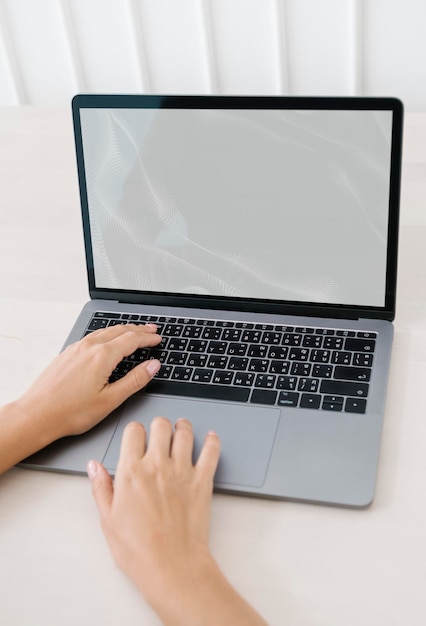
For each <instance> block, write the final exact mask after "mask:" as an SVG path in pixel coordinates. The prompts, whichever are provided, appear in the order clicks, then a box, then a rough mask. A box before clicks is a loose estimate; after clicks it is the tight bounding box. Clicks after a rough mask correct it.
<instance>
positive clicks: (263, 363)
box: [248, 359, 269, 372]
mask: <svg viewBox="0 0 426 626" xmlns="http://www.w3.org/2000/svg"><path fill="white" fill-rule="evenodd" d="M268 368H269V361H268V359H250V363H249V367H248V369H249V371H250V372H267V371H268Z"/></svg>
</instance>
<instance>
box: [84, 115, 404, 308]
mask: <svg viewBox="0 0 426 626" xmlns="http://www.w3.org/2000/svg"><path fill="white" fill-rule="evenodd" d="M81 125H82V138H83V151H84V160H85V168H86V181H87V196H88V206H89V218H90V225H91V232H92V239H93V242H92V244H93V261H94V271H95V282H96V286H97V287H98V288H111V289H130V290H141V291H155V292H173V293H181V294H205V295H214V296H227V297H232V298H260V299H272V300H287V301H299V302H300V301H303V302H315V303H330V304H346V305H360V306H383V305H384V298H385V275H386V253H387V227H388V205H389V177H390V150H391V126H392V113H391V112H390V111H357V110H354V111H331V110H327V111H323V110H319V111H315V110H312V111H311V110H308V111H307V110H205V109H198V110H187V109H168V108H165V109H83V110H82V111H81Z"/></svg>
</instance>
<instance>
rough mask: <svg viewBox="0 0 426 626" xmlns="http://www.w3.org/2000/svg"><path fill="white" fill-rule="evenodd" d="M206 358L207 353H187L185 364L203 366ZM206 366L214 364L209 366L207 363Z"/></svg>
mask: <svg viewBox="0 0 426 626" xmlns="http://www.w3.org/2000/svg"><path fill="white" fill-rule="evenodd" d="M208 358H209V357H208V356H207V354H198V353H191V354H189V355H188V360H187V362H186V364H187V365H189V366H191V367H204V366H205V365H206V364H207V359H208ZM208 366H209V367H214V366H210V364H209V363H208Z"/></svg>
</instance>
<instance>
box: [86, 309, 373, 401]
mask: <svg viewBox="0 0 426 626" xmlns="http://www.w3.org/2000/svg"><path fill="white" fill-rule="evenodd" d="M128 323H132V324H146V323H155V324H157V326H158V332H159V334H161V335H162V341H161V343H160V344H159V345H158V346H156V347H155V348H143V349H139V350H136V352H134V353H133V354H131V355H129V356H128V357H126V358H125V359H123V361H121V363H119V364H118V366H117V367H116V368H115V370H114V371H113V372H112V375H111V378H110V380H111V381H114V380H117V379H119V378H120V377H122V376H124V375H125V374H126V373H127V372H129V371H130V370H131V369H132V367H134V366H135V365H137V364H138V363H141V362H142V361H144V360H147V359H154V358H155V359H159V360H160V361H161V363H162V366H161V369H160V371H159V372H158V374H157V375H156V376H155V378H154V380H153V381H152V382H151V383H150V385H149V387H148V391H150V392H152V393H162V394H166V395H170V394H171V395H185V396H190V397H198V398H210V399H216V400H226V401H228V400H230V401H236V402H249V403H253V404H265V405H275V406H282V407H284V406H287V407H301V408H306V409H323V410H328V411H341V412H349V413H365V410H366V403H367V397H368V391H369V381H370V377H371V368H372V364H373V357H374V349H375V345H376V338H377V334H376V333H374V332H360V331H353V330H345V329H330V328H318V327H307V326H304V327H298V326H285V325H279V324H256V323H250V322H235V321H218V320H211V319H194V318H178V317H164V316H156V315H134V314H128V313H127V314H126V313H122V314H121V313H112V312H106V311H98V312H96V313H95V314H94V315H93V317H92V319H91V321H90V323H89V325H88V327H87V329H86V333H85V334H86V335H87V334H89V333H90V332H93V331H94V330H97V329H99V328H106V327H107V326H113V325H116V324H128Z"/></svg>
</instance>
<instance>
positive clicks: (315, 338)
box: [302, 335, 323, 348]
mask: <svg viewBox="0 0 426 626" xmlns="http://www.w3.org/2000/svg"><path fill="white" fill-rule="evenodd" d="M322 342H323V337H320V336H319V335H306V336H305V337H303V341H302V345H303V347H304V348H321V347H322Z"/></svg>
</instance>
